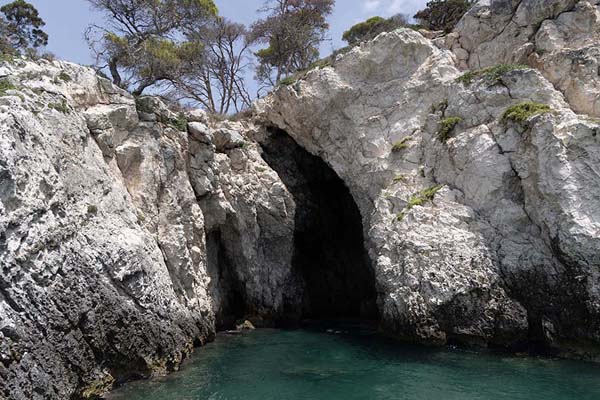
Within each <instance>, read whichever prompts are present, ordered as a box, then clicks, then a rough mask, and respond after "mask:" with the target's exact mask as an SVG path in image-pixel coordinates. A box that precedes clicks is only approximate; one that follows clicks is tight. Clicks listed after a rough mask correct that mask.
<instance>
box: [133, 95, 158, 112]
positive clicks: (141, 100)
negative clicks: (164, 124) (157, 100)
mask: <svg viewBox="0 0 600 400" xmlns="http://www.w3.org/2000/svg"><path fill="white" fill-rule="evenodd" d="M135 108H136V110H137V111H138V112H143V113H145V114H153V113H154V109H153V108H152V99H151V98H150V97H138V98H136V99H135Z"/></svg>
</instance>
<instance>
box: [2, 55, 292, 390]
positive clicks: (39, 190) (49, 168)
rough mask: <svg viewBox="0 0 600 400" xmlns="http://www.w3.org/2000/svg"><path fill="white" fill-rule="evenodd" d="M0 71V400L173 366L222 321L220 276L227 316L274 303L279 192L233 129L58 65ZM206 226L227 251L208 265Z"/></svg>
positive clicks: (281, 211)
mask: <svg viewBox="0 0 600 400" xmlns="http://www.w3.org/2000/svg"><path fill="white" fill-rule="evenodd" d="M0 72H1V75H3V79H9V80H10V81H11V82H12V83H13V86H14V87H15V90H13V91H9V92H8V93H7V94H6V95H5V96H2V97H0V147H1V149H2V151H1V152H0V170H1V172H0V176H1V180H0V234H1V236H0V267H1V268H2V274H0V275H1V277H0V317H1V322H0V361H1V362H0V376H1V377H2V379H0V397H3V398H11V399H36V398H39V399H51V398H56V399H68V398H71V397H73V398H78V397H80V396H83V397H89V396H93V395H96V394H99V393H102V392H103V391H105V390H106V389H108V388H110V387H111V385H112V384H113V383H114V382H115V381H118V380H123V379H130V378H135V377H140V376H150V375H155V374H163V373H166V372H168V371H171V370H173V369H176V368H177V367H178V365H179V364H180V362H181V361H182V360H183V359H184V358H185V357H186V356H187V355H189V353H190V352H191V351H192V348H193V346H194V345H197V344H201V343H204V342H205V341H207V340H211V339H212V337H213V336H214V332H215V328H216V327H218V326H219V324H222V323H223V321H224V320H227V319H228V318H231V316H229V315H226V314H227V313H228V312H233V311H232V310H229V309H228V307H229V306H228V303H229V302H230V301H231V300H230V299H231V297H232V294H231V292H232V290H233V289H232V287H233V286H237V287H236V289H235V290H237V291H238V292H239V293H240V295H241V296H242V301H243V304H242V305H241V306H240V307H243V308H241V309H239V310H235V312H240V310H241V312H242V313H245V314H250V315H261V316H264V315H277V314H278V313H281V312H282V307H283V300H282V298H283V295H284V292H285V293H287V295H290V296H293V295H294V292H293V290H292V289H293V288H292V289H290V288H285V287H284V285H286V284H287V281H286V279H287V278H288V275H289V274H290V272H289V271H290V268H291V266H290V260H291V254H292V248H291V247H292V240H293V235H292V233H291V232H292V231H293V218H294V203H293V202H292V201H290V198H291V197H290V195H289V193H287V191H286V189H285V187H284V185H283V184H282V183H281V181H280V180H279V178H278V176H277V174H276V173H274V172H273V171H272V170H270V169H269V168H268V166H267V165H266V163H265V162H264V161H263V160H262V159H261V158H260V156H259V155H258V151H257V146H256V145H255V144H250V143H245V142H244V141H243V138H242V136H241V134H240V133H239V131H236V130H235V129H240V128H242V127H241V126H220V127H219V126H211V127H210V128H208V127H207V126H205V127H204V128H202V127H201V126H198V124H202V122H200V121H198V119H202V118H201V117H202V116H201V114H199V113H198V112H195V113H191V114H190V115H189V119H190V120H195V122H193V123H192V124H194V125H192V126H191V127H190V134H189V135H188V133H187V130H186V127H185V124H184V125H183V130H184V131H182V130H181V125H180V124H178V123H177V121H179V120H181V116H179V115H177V114H176V113H173V112H171V111H169V109H168V108H167V107H166V106H165V105H164V104H162V103H161V102H160V101H158V100H157V99H153V98H142V99H140V100H139V101H138V105H137V110H136V102H135V101H134V99H133V98H132V97H131V96H130V95H129V94H127V93H125V92H123V91H121V90H119V89H117V88H115V87H113V86H112V85H111V84H110V83H109V82H108V81H106V80H104V79H103V78H100V77H98V76H96V75H95V74H94V73H93V72H92V71H91V70H90V69H87V68H83V67H79V66H76V65H73V64H68V63H60V62H55V63H48V62H40V63H32V62H25V61H18V62H17V63H16V64H13V65H5V66H3V67H2V69H1V70H0ZM138 112H139V113H138ZM138 114H139V116H138ZM204 123H206V124H209V125H210V122H209V121H204ZM225 125H226V124H225ZM202 129H204V130H205V131H207V132H206V135H207V136H206V137H204V136H202V134H201V133H200V132H199V131H200V130H202ZM213 137H214V138H215V139H214V144H213V139H212V138H213ZM242 147H243V148H242ZM214 232H218V236H219V243H218V245H219V247H220V254H219V257H222V258H223V259H226V260H227V262H224V261H219V260H209V257H215V255H214V254H212V253H211V252H210V251H207V242H206V238H207V237H208V238H209V241H210V240H212V239H210V238H212V237H214V235H213V233H214ZM212 245H214V243H212V242H211V243H208V246H212ZM211 261H212V262H211ZM228 263H229V264H231V265H230V266H229V265H228ZM223 275H227V280H226V281H223V279H222V276H223ZM229 322H235V321H229Z"/></svg>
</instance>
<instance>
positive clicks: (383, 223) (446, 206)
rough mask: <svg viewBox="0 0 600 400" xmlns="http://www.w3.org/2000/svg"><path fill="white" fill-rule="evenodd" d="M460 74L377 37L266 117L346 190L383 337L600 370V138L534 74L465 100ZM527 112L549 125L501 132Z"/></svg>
mask: <svg viewBox="0 0 600 400" xmlns="http://www.w3.org/2000/svg"><path fill="white" fill-rule="evenodd" d="M533 3H536V2H522V3H521V6H520V9H521V11H520V13H526V12H529V11H531V10H530V9H529V8H523V7H525V6H526V5H532V4H533ZM493 4H496V3H493ZM536 4H537V3H536ZM537 6H538V5H536V7H537ZM486 10H488V12H490V10H489V8H487V9H486ZM527 10H529V11H527ZM511 12H512V11H511ZM511 15H512V14H511ZM519 15H521V14H519ZM523 15H525V14H523ZM553 15H554V14H553ZM482 18H483V17H482ZM490 18H491V19H492V20H494V18H496V17H495V16H494V17H490ZM523 18H525V17H523ZM532 18H533V17H532ZM536 18H538V17H536ZM540 18H541V17H540ZM488 19H489V18H488ZM463 22H464V21H463ZM477 32H478V31H476V35H475V38H476V37H477V34H482V33H481V32H479V33H477ZM478 40H479V39H478ZM490 40H491V39H490ZM491 43H492V44H494V45H495V46H502V44H500V43H496V42H495V41H493V42H491ZM472 48H474V49H477V47H472ZM476 51H478V50H476ZM479 51H481V52H484V50H479ZM485 51H487V50H485ZM494 51H496V50H494ZM494 51H491V50H490V53H494ZM498 51H499V50H498ZM457 63H459V60H457V59H456V58H455V57H454V55H453V53H452V52H450V51H448V50H440V49H439V48H437V47H436V46H435V45H433V43H432V42H431V41H429V40H427V39H425V38H424V37H422V36H421V35H420V34H418V33H415V32H413V31H411V30H399V31H396V32H392V33H387V34H382V35H380V36H378V37H377V38H376V39H375V40H374V41H373V42H371V43H367V44H363V45H361V47H358V48H355V49H354V50H352V51H351V52H350V53H348V54H347V55H345V56H343V57H341V58H340V59H338V61H337V63H336V65H335V68H324V69H319V70H315V71H312V72H310V73H308V74H307V75H306V77H305V78H304V79H302V80H300V81H298V82H297V83H295V84H293V85H291V86H289V87H281V88H280V89H279V90H277V91H276V92H275V93H274V94H273V95H272V96H270V97H268V98H266V99H265V100H263V101H262V102H260V103H258V104H257V111H258V112H259V113H260V114H261V118H262V120H263V121H264V123H266V124H273V125H276V126H277V127H279V128H281V129H284V130H285V131H287V132H288V133H289V134H290V135H291V136H292V137H294V139H295V140H296V141H297V142H298V143H299V144H301V145H302V146H303V147H305V148H307V149H308V150H309V151H310V152H311V153H313V154H316V155H319V156H320V157H322V158H323V159H324V160H326V161H327V163H328V164H329V165H330V166H331V167H332V168H333V169H334V170H335V171H336V172H337V173H338V174H339V176H340V177H342V179H343V180H344V181H345V182H346V184H347V185H348V187H349V188H350V190H351V192H352V194H353V196H354V198H355V199H356V201H357V203H358V205H359V207H360V209H361V213H362V218H363V225H364V227H365V234H366V237H367V246H368V249H369V252H370V255H371V259H372V261H373V266H374V272H375V276H376V278H377V284H378V292H379V309H380V312H381V317H382V324H383V326H384V327H386V328H387V329H388V330H390V331H392V332H394V333H396V334H397V335H399V336H401V337H404V338H408V339H411V340H421V341H426V342H438V343H448V342H450V343H453V342H459V343H469V344H483V345H490V346H508V347H519V346H520V345H521V344H522V343H523V342H524V341H525V340H526V339H529V340H531V339H533V340H539V341H540V342H543V343H545V344H547V345H548V346H550V347H554V348H556V349H557V351H559V352H561V353H562V354H564V355H569V354H571V355H573V354H578V355H580V356H584V357H588V358H592V359H594V358H595V359H597V357H598V354H599V353H598V351H597V350H598V347H597V344H598V340H599V339H600V329H599V328H600V324H599V323H600V314H599V311H600V308H599V307H600V298H599V297H598V296H599V288H600V282H599V281H598V273H599V269H598V266H599V263H598V251H597V249H598V248H599V247H598V246H600V236H599V233H600V230H599V228H600V213H599V212H598V205H599V204H598V202H599V199H600V197H599V196H598V194H597V193H596V192H597V190H596V188H599V187H600V177H599V176H598V171H597V168H595V167H592V166H593V165H595V164H596V159H597V158H598V154H599V153H598V152H599V150H600V149H599V147H598V139H597V136H596V132H598V131H599V129H600V125H598V123H597V122H593V121H591V120H590V119H589V118H587V117H585V116H578V115H576V114H575V113H574V112H573V110H572V108H571V105H570V104H569V103H568V102H567V101H566V100H565V98H564V96H563V94H562V93H561V92H559V91H557V90H556V89H555V88H554V87H553V86H552V84H551V83H550V82H548V81H547V80H546V79H545V78H544V77H543V76H542V74H540V73H539V72H537V71H535V70H532V69H524V70H515V71H512V72H507V73H505V74H503V75H502V76H501V77H500V78H499V79H498V80H497V81H490V79H488V78H485V77H482V78H475V79H474V80H473V82H472V83H470V84H464V83H461V82H459V81H457V78H458V77H459V76H460V75H461V72H459V69H458V68H457ZM524 101H535V102H538V103H543V104H546V105H548V106H550V107H551V109H552V110H553V112H552V113H548V114H544V115H537V116H533V117H530V118H528V119H527V120H526V121H523V122H521V123H515V122H511V121H502V115H503V114H504V112H505V111H506V110H507V109H508V108H509V107H511V106H513V105H516V104H519V103H521V102H524ZM454 117H456V118H458V119H457V120H456V123H457V124H456V127H455V128H454V129H453V130H452V131H451V132H453V133H452V134H451V135H450V136H451V137H450V138H449V139H447V140H446V141H444V140H442V139H441V138H440V134H439V131H440V129H441V127H442V126H443V124H444V123H447V122H448V121H451V119H448V118H454ZM436 191H437V192H436ZM434 193H435V194H434ZM575 321H578V322H575ZM578 341H580V342H579V344H580V345H581V346H579V345H578ZM588 341H589V342H590V343H594V345H593V346H590V347H587V346H586V345H584V344H583V343H584V342H588Z"/></svg>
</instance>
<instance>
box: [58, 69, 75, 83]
mask: <svg viewBox="0 0 600 400" xmlns="http://www.w3.org/2000/svg"><path fill="white" fill-rule="evenodd" d="M58 79H60V80H61V81H63V82H71V81H72V80H73V78H71V75H69V74H67V73H66V72H65V71H63V72H61V73H60V74H59V75H58Z"/></svg>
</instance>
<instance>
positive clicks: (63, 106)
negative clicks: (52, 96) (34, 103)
mask: <svg viewBox="0 0 600 400" xmlns="http://www.w3.org/2000/svg"><path fill="white" fill-rule="evenodd" d="M48 108H52V109H53V110H56V111H58V112H61V113H63V114H68V113H69V106H68V105H67V101H66V100H64V99H63V100H62V101H61V102H60V103H50V104H48Z"/></svg>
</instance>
